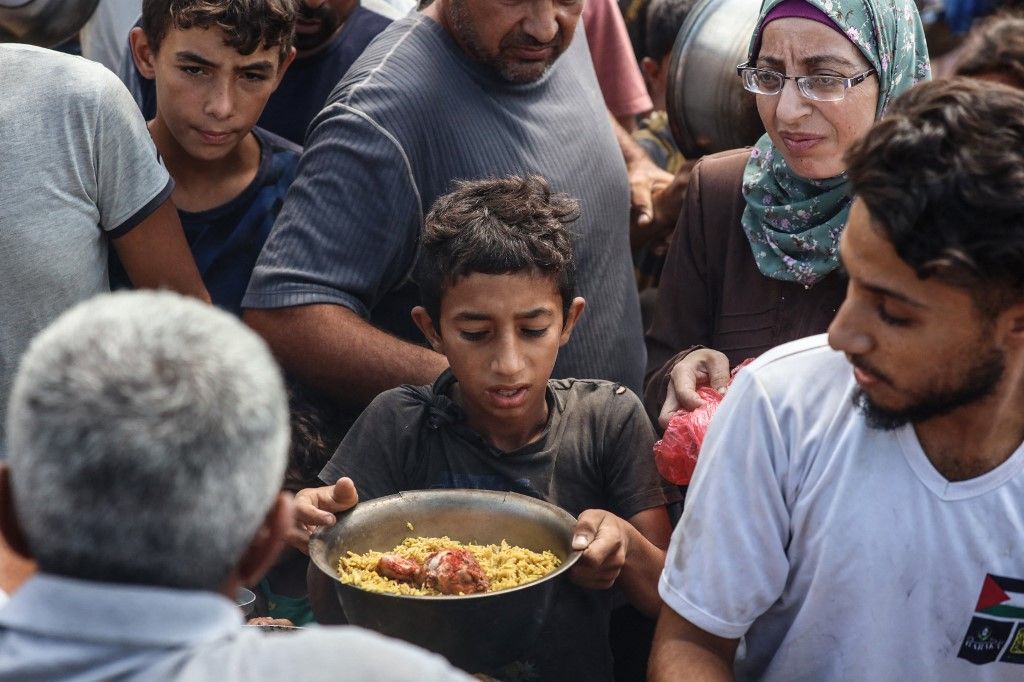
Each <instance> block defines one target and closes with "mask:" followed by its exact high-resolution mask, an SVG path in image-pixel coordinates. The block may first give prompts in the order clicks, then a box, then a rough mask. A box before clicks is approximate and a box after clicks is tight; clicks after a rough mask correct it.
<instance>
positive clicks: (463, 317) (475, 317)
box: [455, 310, 491, 322]
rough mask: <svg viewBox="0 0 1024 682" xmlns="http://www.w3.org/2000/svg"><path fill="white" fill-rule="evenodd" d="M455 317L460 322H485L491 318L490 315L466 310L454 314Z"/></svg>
mask: <svg viewBox="0 0 1024 682" xmlns="http://www.w3.org/2000/svg"><path fill="white" fill-rule="evenodd" d="M455 319H456V320H459V321H460V322H486V321H487V320H489V319H491V316H490V315H485V314H483V313H474V312H472V311H469V310H466V311H463V312H461V313H459V314H458V315H456V316H455Z"/></svg>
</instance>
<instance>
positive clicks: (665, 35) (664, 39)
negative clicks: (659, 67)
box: [645, 0, 696, 62]
mask: <svg viewBox="0 0 1024 682" xmlns="http://www.w3.org/2000/svg"><path fill="white" fill-rule="evenodd" d="M695 4H696V0H651V4H650V5H648V7H647V29H646V33H645V42H646V45H645V47H646V49H647V56H648V57H650V58H651V59H653V60H654V61H656V62H658V61H661V60H662V58H664V56H665V55H667V54H668V53H669V52H671V51H672V45H673V44H674V43H675V42H676V36H677V35H679V29H680V28H682V27H683V22H684V21H686V17H687V16H688V15H689V14H690V10H691V9H693V6H694V5H695Z"/></svg>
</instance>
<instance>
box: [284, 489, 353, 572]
mask: <svg viewBox="0 0 1024 682" xmlns="http://www.w3.org/2000/svg"><path fill="white" fill-rule="evenodd" d="M358 501H359V495H358V494H357V493H356V486H355V484H354V483H353V482H352V479H351V478H348V477H347V476H346V477H344V478H339V479H338V482H337V483H335V484H334V485H324V486H320V487H319V488H304V489H302V490H300V491H299V492H297V493H295V524H294V525H293V527H292V529H291V531H290V532H289V533H288V538H287V540H288V544H289V545H291V546H292V547H294V548H295V549H298V550H300V551H301V552H302V553H303V554H309V536H310V534H312V532H313V531H314V530H316V529H317V528H319V527H320V526H333V525H334V522H335V521H336V520H337V519H336V518H335V517H334V515H335V514H336V513H337V512H343V511H345V510H346V509H351V508H352V507H354V506H355V505H356V502H358Z"/></svg>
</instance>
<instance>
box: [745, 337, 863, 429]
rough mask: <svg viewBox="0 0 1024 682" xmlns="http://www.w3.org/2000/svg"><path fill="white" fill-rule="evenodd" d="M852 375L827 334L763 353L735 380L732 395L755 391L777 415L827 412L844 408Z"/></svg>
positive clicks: (847, 364)
mask: <svg viewBox="0 0 1024 682" xmlns="http://www.w3.org/2000/svg"><path fill="white" fill-rule="evenodd" d="M852 383H853V374H852V372H851V370H850V364H849V362H848V361H847V360H846V356H845V355H843V353H840V352H839V351H836V350H833V349H832V348H831V347H830V346H829V345H828V337H827V335H826V334H818V335H816V336H808V337H807V338H803V339H797V340H796V341H790V342H789V343H784V344H782V345H780V346H776V347H775V348H772V349H771V350H769V351H767V352H765V353H763V354H762V355H761V356H760V357H758V358H757V359H756V360H754V362H752V363H751V364H750V365H749V366H747V367H745V368H744V369H743V370H741V371H740V372H739V374H737V376H736V380H735V382H734V383H733V386H731V387H730V389H729V391H730V392H736V393H740V392H745V391H748V390H756V391H758V392H760V393H762V394H763V395H764V396H765V397H766V398H767V400H768V402H769V404H770V405H771V406H772V410H773V411H775V412H776V413H777V414H781V413H782V412H784V411H785V412H794V411H795V412H808V411H812V412H815V413H819V414H820V413H822V412H827V411H829V410H834V409H838V408H839V407H840V406H845V405H846V403H847V402H848V401H847V400H846V399H845V396H846V395H847V394H848V393H849V391H850V390H851V388H852Z"/></svg>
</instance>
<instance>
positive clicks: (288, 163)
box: [178, 128, 302, 315]
mask: <svg viewBox="0 0 1024 682" xmlns="http://www.w3.org/2000/svg"><path fill="white" fill-rule="evenodd" d="M252 132H253V134H254V135H255V136H256V139H257V140H258V141H259V143H260V167H259V170H257V171H256V177H255V178H254V179H253V181H252V182H251V183H249V186H248V187H246V188H245V190H243V191H242V193H241V194H239V195H238V196H237V197H235V198H234V199H232V200H231V201H229V202H228V203H226V204H223V205H221V206H217V207H216V208H211V209H210V210H208V211H200V212H198V213H189V212H187V211H181V210H179V211H178V217H179V218H181V226H182V228H184V230H185V238H186V239H187V240H188V245H189V248H190V249H191V250H192V257H193V258H195V260H196V266H197V267H198V268H199V274H200V275H202V277H203V283H204V284H205V285H206V289H207V291H209V292H210V298H212V299H213V302H214V304H215V305H217V306H219V307H221V308H223V309H225V310H227V311H229V312H232V313H234V314H236V315H241V313H242V297H243V296H244V295H245V290H246V287H248V286H249V278H250V277H251V276H252V270H253V268H254V267H256V259H257V258H259V255H260V251H261V250H262V249H263V243H264V242H266V241H267V236H268V235H269V234H270V228H271V227H273V226H274V220H276V219H277V214H278V213H280V211H281V206H282V205H283V204H284V196H285V194H287V193H288V187H289V186H290V185H291V184H292V181H293V180H294V179H295V175H296V171H297V169H298V165H299V156H300V155H301V154H302V148H301V147H299V146H298V145H296V144H293V143H291V142H289V141H288V140H286V139H284V138H282V137H278V136H277V135H274V134H273V133H269V132H267V131H266V130H261V129H259V128H253V129H252Z"/></svg>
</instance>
